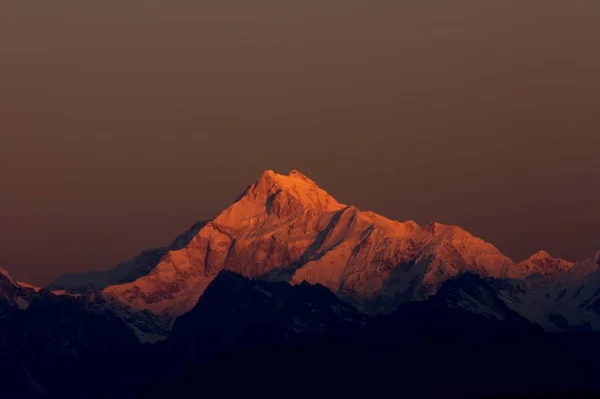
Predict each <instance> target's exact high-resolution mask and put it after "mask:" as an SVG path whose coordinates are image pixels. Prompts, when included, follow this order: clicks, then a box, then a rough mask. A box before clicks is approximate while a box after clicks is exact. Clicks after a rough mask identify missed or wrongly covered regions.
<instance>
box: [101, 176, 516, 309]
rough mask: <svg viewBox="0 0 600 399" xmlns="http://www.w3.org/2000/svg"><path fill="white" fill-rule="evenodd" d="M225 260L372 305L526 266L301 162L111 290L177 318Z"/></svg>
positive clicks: (240, 269)
mask: <svg viewBox="0 0 600 399" xmlns="http://www.w3.org/2000/svg"><path fill="white" fill-rule="evenodd" d="M222 269H228V270H231V271H234V272H237V273H240V274H242V275H244V276H246V277H251V278H264V279H268V280H283V281H289V282H291V283H293V284H298V283H300V282H302V281H307V282H309V283H312V284H316V283H319V284H322V285H324V286H326V287H328V288H329V289H330V290H331V291H333V292H335V293H337V294H338V295H339V296H340V297H342V298H344V299H346V300H348V301H350V302H352V303H354V304H355V305H357V306H359V307H360V308H362V309H363V310H367V311H369V312H372V313H378V312H381V311H387V310H391V309H393V308H394V306H396V304H398V303H401V302H402V301H406V300H413V299H423V298H426V297H427V296H429V295H431V294H433V293H435V292H436V291H437V289H438V288H439V287H440V286H441V284H442V283H443V282H444V281H446V280H447V279H449V278H450V277H453V276H456V275H457V274H458V273H459V272H461V271H471V272H475V273H479V274H482V275H485V276H492V277H515V276H520V275H522V273H521V272H520V270H519V267H518V266H517V265H516V264H515V263H514V262H513V261H512V260H511V259H510V258H508V257H506V256H504V255H503V254H502V253H500V251H498V250H497V249H496V248H495V247H494V246H493V245H491V244H489V243H486V242H484V241H483V240H481V239H479V238H477V237H474V236H472V235H471V234H469V233H468V232H466V231H465V230H463V229H461V228H459V227H455V226H446V225H442V224H439V223H432V224H429V225H426V226H422V227H421V226H419V225H417V224H416V223H415V222H412V221H408V222H396V221H392V220H389V219H386V218H384V217H382V216H379V215H377V214H375V213H372V212H361V211H359V210H358V209H357V208H356V207H354V206H347V205H344V204H342V203H340V202H338V201H337V200H335V199H334V198H333V197H332V196H330V195H329V194H328V193H327V192H325V191H324V190H322V189H321V188H319V187H318V186H317V185H316V184H315V183H314V182H313V181H312V180H310V179H309V178H307V177H306V176H304V175H303V174H301V173H300V172H298V171H292V172H291V173H290V174H289V175H281V174H277V173H275V172H273V171H266V172H264V173H263V174H262V176H261V177H260V179H259V180H258V181H257V182H256V183H255V184H253V185H252V186H250V187H249V188H248V189H247V190H246V191H245V192H244V193H243V194H242V195H241V196H240V197H238V199H237V200H236V201H235V202H234V203H233V204H232V205H231V206H230V207H229V208H227V209H226V210H224V211H223V212H222V213H221V214H220V215H218V216H217V217H216V218H215V219H213V220H211V221H209V222H208V223H206V225H204V226H203V227H202V228H201V229H200V230H199V231H198V233H197V234H196V235H195V237H194V238H192V239H191V240H190V241H189V244H188V245H185V246H183V247H182V248H181V249H176V250H171V251H169V252H168V253H167V254H166V255H165V256H164V257H163V258H162V260H161V261H160V262H159V264H158V265H157V266H156V267H155V268H154V269H153V270H152V271H151V272H150V273H149V274H147V275H145V276H142V277H140V278H139V279H137V280H135V281H132V282H129V283H126V284H119V285H113V286H109V287H107V288H106V289H105V291H104V292H105V293H107V294H108V295H110V296H112V297H114V298H116V299H117V300H119V301H122V302H124V303H127V304H130V305H132V306H134V307H136V308H140V309H149V310H151V311H152V312H155V313H157V314H166V315H169V316H171V317H176V316H179V315H181V314H184V313H186V312H187V311H189V310H190V309H191V308H192V307H193V306H194V305H195V303H196V302H197V301H198V298H199V297H200V295H201V294H202V293H203V292H204V290H205V289H206V287H207V286H208V284H209V283H210V282H211V281H212V280H213V279H214V278H215V276H216V275H217V274H218V272H219V271H220V270H222Z"/></svg>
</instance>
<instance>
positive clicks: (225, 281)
mask: <svg viewBox="0 0 600 399" xmlns="http://www.w3.org/2000/svg"><path fill="white" fill-rule="evenodd" d="M367 322H368V318H367V317H366V316H365V315H363V314H361V313H359V312H358V311H357V310H356V309H354V308H353V307H352V306H350V305H348V304H346V303H344V302H342V301H341V300H340V299H338V298H337V297H336V296H335V295H334V294H333V293H331V291H329V290H328V289H327V288H325V287H323V286H320V285H310V284H307V283H301V284H299V285H297V286H291V285H289V284H287V283H285V282H272V283H270V282H265V281H256V280H249V279H247V278H245V277H243V276H241V275H239V274H236V273H233V272H229V271H226V270H223V271H221V272H220V273H219V274H218V275H217V277H216V278H215V279H214V280H213V281H212V282H211V283H210V285H209V286H208V288H207V289H206V292H205V293H204V295H202V297H201V298H200V300H199V301H198V303H197V304H196V305H195V306H194V308H193V309H192V310H191V311H190V312H188V313H186V314H185V315H183V316H181V317H179V318H178V319H177V321H176V322H175V326H174V328H173V332H172V334H171V335H170V336H169V338H168V340H167V341H166V344H165V346H166V350H167V351H168V353H169V354H170V355H171V356H173V357H174V358H175V359H176V361H178V362H184V363H185V361H186V359H188V360H189V361H192V362H193V360H194V359H204V360H207V359H209V358H212V357H214V356H215V354H223V353H232V352H239V351H244V350H249V349H251V348H254V347H257V346H261V345H280V344H281V345H283V344H288V343H290V342H292V341H294V340H295V339H297V338H298V337H302V338H307V337H324V336H329V337H342V336H348V335H352V334H355V333H356V332H357V331H358V330H360V329H361V328H363V327H364V326H365V325H366V324H367Z"/></svg>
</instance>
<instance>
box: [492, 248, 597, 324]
mask: <svg viewBox="0 0 600 399" xmlns="http://www.w3.org/2000/svg"><path fill="white" fill-rule="evenodd" d="M599 254H600V251H599V252H598V253H596V254H595V255H594V256H592V257H590V258H589V259H586V260H584V261H582V262H579V263H577V264H574V265H570V267H568V268H567V269H566V270H563V271H562V272H558V273H555V274H550V275H547V276H543V277H540V276H539V275H538V278H530V279H527V280H523V281H512V282H511V284H510V285H507V286H506V287H505V288H504V289H502V290H501V296H502V298H503V300H504V301H505V302H506V303H507V304H508V305H509V306H510V307H511V308H513V309H515V310H516V311H518V312H519V313H520V314H522V315H524V316H525V317H527V318H528V319H530V320H532V321H534V322H536V323H538V324H539V325H541V326H542V327H544V329H546V330H548V331H569V330H590V329H593V330H600V256H599Z"/></svg>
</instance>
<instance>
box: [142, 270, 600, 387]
mask: <svg viewBox="0 0 600 399" xmlns="http://www.w3.org/2000/svg"><path fill="white" fill-rule="evenodd" d="M503 283H504V282H502V281H498V280H495V279H486V278H482V277H480V276H479V275H476V274H471V273H463V274H461V275H459V276H457V277H455V278H452V279H450V280H448V281H447V282H445V283H444V284H443V285H442V287H441V288H440V289H439V290H438V293H437V294H436V295H434V296H432V297H430V298H428V299H427V300H424V301H417V302H410V303H403V304H401V305H399V307H398V309H396V310H395V311H393V312H391V313H389V314H385V315H379V316H377V317H375V318H372V317H369V316H365V315H362V314H360V313H359V312H357V311H356V309H353V308H352V307H351V306H348V305H345V304H344V303H343V302H341V301H340V300H339V299H338V298H336V297H335V296H334V295H333V294H332V293H331V292H330V291H329V290H327V289H325V288H324V287H321V286H319V285H309V284H307V283H301V284H299V285H298V286H290V285H288V284H285V283H281V282H266V281H258V280H250V279H247V278H244V277H242V276H240V275H237V274H235V273H232V272H228V271H221V272H220V273H219V274H218V275H217V277H216V278H215V279H214V280H213V282H212V283H211V284H209V286H208V288H207V289H206V292H205V293H204V295H203V296H202V297H201V298H200V300H199V302H198V304H197V305H196V306H195V307H194V308H193V309H192V310H191V311H190V312H189V313H187V314H186V315H184V316H181V317H180V318H178V319H177V321H176V323H175V327H174V330H173V333H172V334H171V335H170V336H169V338H168V340H167V341H166V342H162V343H160V344H158V345H157V346H155V347H154V349H156V352H154V353H153V354H152V355H151V356H149V357H148V359H154V362H150V361H149V360H146V361H145V362H144V363H147V364H150V366H149V367H148V368H149V370H144V371H143V373H144V374H146V375H147V376H148V380H146V381H144V383H143V384H142V386H141V387H140V390H139V391H136V392H137V395H134V396H135V397H147V396H152V395H156V396H167V395H170V396H176V397H179V396H189V395H190V393H191V392H197V391H198V390H201V391H202V393H201V394H200V393H199V394H198V395H199V396H200V395H205V394H206V392H210V393H213V392H214V393H218V394H220V395H225V396H229V395H238V394H244V395H249V394H260V395H261V396H269V397H270V396H271V395H273V396H275V395H277V396H280V395H281V392H285V391H286V390H289V389H290V387H293V389H294V393H296V394H299V395H310V394H311V393H313V394H314V392H319V393H321V394H335V395H341V396H346V395H357V394H358V393H361V394H362V393H365V394H371V395H377V396H379V395H384V394H386V393H388V394H389V392H395V393H396V394H397V395H398V396H401V397H439V396H442V397H461V398H480V397H489V396H486V395H492V394H496V395H500V394H505V395H507V397H508V394H511V395H515V394H525V393H529V392H537V391H540V390H542V389H551V390H553V392H555V393H559V392H569V391H568V390H569V389H572V388H573V387H579V388H581V389H589V390H592V391H593V390H595V389H598V388H599V387H598V385H599V384H598V383H597V379H596V378H595V373H596V372H597V370H598V367H597V365H595V360H594V357H593V356H594V355H595V354H598V353H600V352H599V350H598V349H599V348H600V346H598V345H597V344H593V342H594V341H593V339H597V335H593V336H589V337H588V336H566V335H565V336H561V337H553V336H549V335H547V334H545V333H544V332H543V331H542V329H541V328H539V327H538V326H536V325H534V324H532V323H530V322H529V321H528V320H527V319H525V318H523V317H522V316H520V315H519V314H518V313H516V312H515V311H513V310H511V309H510V308H508V307H507V306H506V304H504V303H503V301H502V300H501V299H500V298H499V297H498V295H497V290H496V287H495V286H496V285H497V284H500V285H501V284H503ZM482 309H483V310H484V311H483V312H482ZM490 309H492V310H493V312H489V311H488V310H490ZM582 348H588V354H590V355H592V356H581V355H580V354H581V353H582ZM498 397H503V396H498ZM511 397H513V396H511ZM519 397H521V396H519ZM554 397H561V396H554ZM564 397H573V396H569V395H567V394H565V396H564Z"/></svg>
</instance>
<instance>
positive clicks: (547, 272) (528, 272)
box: [519, 251, 575, 276]
mask: <svg viewBox="0 0 600 399" xmlns="http://www.w3.org/2000/svg"><path fill="white" fill-rule="evenodd" d="M574 265H575V263H573V262H569V261H566V260H564V259H558V258H553V257H552V256H551V255H550V254H549V253H548V252H546V251H539V252H536V253H535V254H533V255H532V256H531V257H530V258H529V259H527V260H524V261H523V262H521V263H519V269H520V271H521V272H522V273H523V275H524V276H552V275H557V274H561V273H564V272H566V271H568V270H569V269H571V268H572V267H573V266H574Z"/></svg>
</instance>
